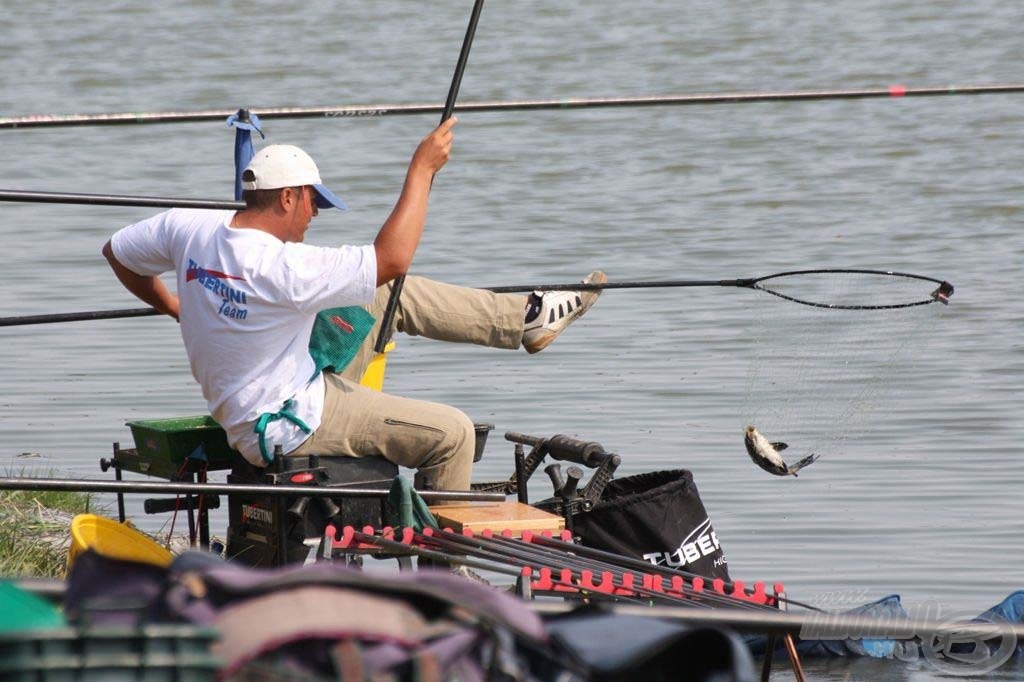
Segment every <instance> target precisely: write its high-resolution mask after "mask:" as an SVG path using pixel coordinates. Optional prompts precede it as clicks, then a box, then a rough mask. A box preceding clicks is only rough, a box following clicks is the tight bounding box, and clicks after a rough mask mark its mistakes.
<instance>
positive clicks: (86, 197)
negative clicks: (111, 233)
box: [0, 189, 245, 211]
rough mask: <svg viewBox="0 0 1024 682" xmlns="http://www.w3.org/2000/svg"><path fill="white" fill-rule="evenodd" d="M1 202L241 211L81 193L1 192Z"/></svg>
mask: <svg viewBox="0 0 1024 682" xmlns="http://www.w3.org/2000/svg"><path fill="white" fill-rule="evenodd" d="M0 201H27V202H34V203H40V204H85V205H90V206H152V207H154V208H206V209H214V210H229V211H240V210H242V209H244V208H245V202H242V201H224V200H220V199H186V198H174V197H146V196H133V195H124V194H83V193H80V192H35V191H24V190H16V189H0Z"/></svg>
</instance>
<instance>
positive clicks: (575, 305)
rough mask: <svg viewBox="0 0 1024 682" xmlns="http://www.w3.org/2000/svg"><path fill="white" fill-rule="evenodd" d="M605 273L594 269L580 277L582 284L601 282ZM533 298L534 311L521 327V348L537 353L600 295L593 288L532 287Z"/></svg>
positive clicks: (598, 291)
mask: <svg viewBox="0 0 1024 682" xmlns="http://www.w3.org/2000/svg"><path fill="white" fill-rule="evenodd" d="M607 281H608V276H607V275H605V274H604V273H603V272H601V271H600V270H594V271H593V272H592V273H590V274H589V275H587V276H586V277H585V278H584V279H583V283H584V284H604V283H605V282H607ZM532 295H533V296H534V297H535V299H534V300H535V301H536V300H539V301H540V304H541V308H540V312H539V313H538V315H537V316H536V317H535V318H533V319H532V320H530V321H529V322H527V323H526V326H525V327H524V329H523V348H525V349H526V352H527V353H538V352H540V351H542V350H544V349H545V348H547V347H548V345H549V344H550V343H551V342H552V341H554V340H555V337H556V336H558V335H559V334H561V333H562V332H563V331H565V328H566V327H568V326H569V325H570V324H571V323H572V322H573V320H575V319H576V318H578V317H579V316H580V315H582V314H583V313H585V312H587V310H589V309H590V306H592V305H594V301H596V300H597V297H598V296H600V295H601V290H600V289H598V290H596V291H535V292H533V294H532Z"/></svg>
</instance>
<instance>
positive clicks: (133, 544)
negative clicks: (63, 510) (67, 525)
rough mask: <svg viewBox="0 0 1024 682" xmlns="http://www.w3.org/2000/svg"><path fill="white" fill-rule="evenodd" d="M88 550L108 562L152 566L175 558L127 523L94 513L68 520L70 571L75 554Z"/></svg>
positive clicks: (163, 564) (165, 563)
mask: <svg viewBox="0 0 1024 682" xmlns="http://www.w3.org/2000/svg"><path fill="white" fill-rule="evenodd" d="M87 549H91V550H93V551H95V552H98V553H100V554H102V555H103V556H105V557H109V558H111V559H120V560H122V561H138V562H141V563H146V564H153V565H154V566H169V565H170V563H171V560H172V559H173V558H174V557H173V555H172V554H171V553H170V552H169V551H167V550H166V549H165V548H163V547H162V546H160V545H159V544H157V543H156V542H155V541H154V540H153V539H152V538H150V537H148V536H147V535H144V534H143V533H140V532H139V531H137V530H135V529H134V528H132V527H131V526H130V525H128V524H127V523H118V522H117V521H114V520H112V519H108V518H106V517H103V516H97V515H96V514H79V515H78V516H76V517H75V518H74V519H72V520H71V546H70V547H69V548H68V571H69V572H70V571H71V567H72V566H73V565H74V563H75V559H76V558H78V555H79V554H81V553H82V552H84V551H85V550H87Z"/></svg>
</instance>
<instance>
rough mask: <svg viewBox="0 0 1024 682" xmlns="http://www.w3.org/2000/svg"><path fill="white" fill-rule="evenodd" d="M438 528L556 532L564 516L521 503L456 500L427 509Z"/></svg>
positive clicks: (559, 528) (519, 533)
mask: <svg viewBox="0 0 1024 682" xmlns="http://www.w3.org/2000/svg"><path fill="white" fill-rule="evenodd" d="M430 511H431V513H433V514H434V516H435V517H436V518H437V523H438V525H440V526H441V527H442V528H451V529H452V530H454V531H456V532H462V531H463V530H467V529H469V530H472V531H473V532H474V533H479V532H481V531H484V530H488V529H489V530H490V531H491V532H493V533H500V532H501V531H503V530H510V531H512V534H513V535H514V536H515V537H519V536H520V535H522V533H523V531H524V530H532V531H538V532H539V531H544V530H550V531H560V530H562V529H563V528H565V519H563V518H562V517H561V516H556V515H554V514H550V513H548V512H546V511H542V510H540V509H537V508H536V507H531V506H530V505H528V504H523V503H522V502H460V503H457V504H446V505H438V506H436V507H431V508H430Z"/></svg>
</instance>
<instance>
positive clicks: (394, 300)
mask: <svg viewBox="0 0 1024 682" xmlns="http://www.w3.org/2000/svg"><path fill="white" fill-rule="evenodd" d="M483 7H484V0H475V2H474V3H473V11H472V12H470V15H469V25H468V26H467V27H466V36H465V37H464V38H463V39H462V49H461V50H459V59H458V61H457V62H456V63H455V74H454V75H453V76H452V84H451V86H450V87H449V88H448V99H447V100H446V101H445V103H444V111H442V112H441V123H444V122H445V121H447V120H448V119H449V118H451V117H452V112H453V111H454V109H455V100H456V98H458V96H459V87H460V86H461V85H462V74H463V73H465V71H466V64H467V63H468V62H469V48H470V47H472V45H473V36H474V35H476V25H477V22H478V21H479V20H480V11H481V10H482V9H483ZM438 125H440V124H438ZM430 184H431V186H433V184H434V179H433V178H431V179H430ZM404 285H405V275H399V276H398V277H396V278H395V279H394V280H393V281H392V282H391V294H390V295H389V296H388V304H387V306H386V307H385V308H384V315H383V316H382V317H381V323H380V331H379V332H378V333H377V341H376V342H375V343H374V344H373V350H374V351H375V352H377V353H383V352H384V351H385V350H386V349H387V345H388V341H390V340H391V334H392V333H393V330H392V329H391V326H392V322H393V321H394V319H395V311H396V310H398V299H399V298H400V297H401V295H402V287H403V286H404Z"/></svg>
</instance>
